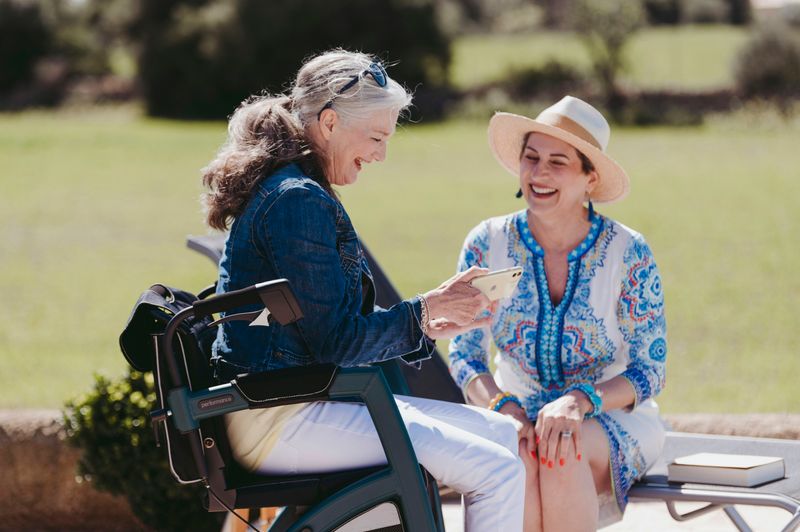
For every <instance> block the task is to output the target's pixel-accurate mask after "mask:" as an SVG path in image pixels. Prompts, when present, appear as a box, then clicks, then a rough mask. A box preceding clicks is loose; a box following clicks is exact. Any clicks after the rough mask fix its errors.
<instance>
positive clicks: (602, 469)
mask: <svg viewBox="0 0 800 532" xmlns="http://www.w3.org/2000/svg"><path fill="white" fill-rule="evenodd" d="M581 438H582V442H583V443H582V448H583V449H582V450H583V453H582V457H581V458H582V459H581V460H576V458H575V449H574V445H573V444H572V443H571V440H570V444H569V445H570V448H569V450H568V453H566V454H567V455H568V458H567V459H566V460H565V461H564V465H563V466H562V465H560V464H558V463H556V464H554V465H553V467H548V466H541V467H540V469H539V488H540V490H539V492H540V494H541V503H542V522H543V525H544V530H547V531H559V532H560V531H564V532H568V531H588V530H597V524H598V515H599V512H598V502H597V494H598V493H603V492H607V491H609V490H610V487H611V480H610V472H609V464H608V453H609V447H608V438H607V437H606V434H605V432H604V431H603V429H602V428H601V427H600V425H599V424H598V423H597V422H596V421H593V420H588V421H585V422H584V423H583V427H582V429H581Z"/></svg>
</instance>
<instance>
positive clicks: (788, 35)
mask: <svg viewBox="0 0 800 532" xmlns="http://www.w3.org/2000/svg"><path fill="white" fill-rule="evenodd" d="M734 74H735V79H736V87H737V90H738V92H739V94H741V95H742V96H743V97H744V98H761V99H765V100H769V101H772V102H774V103H775V104H777V106H778V107H779V108H780V109H781V110H782V111H783V112H785V113H786V112H788V111H789V109H791V103H792V102H793V101H795V100H796V99H797V98H800V36H798V35H797V34H796V33H795V31H793V29H792V28H790V27H788V26H786V25H784V24H773V25H769V26H766V27H762V28H760V29H759V30H758V31H757V32H756V33H755V34H754V35H753V37H752V38H751V39H750V41H748V42H747V44H745V46H744V48H742V50H741V52H739V55H738V56H737V58H736V65H735V71H734Z"/></svg>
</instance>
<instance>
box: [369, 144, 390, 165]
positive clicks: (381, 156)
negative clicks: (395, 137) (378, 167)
mask: <svg viewBox="0 0 800 532" xmlns="http://www.w3.org/2000/svg"><path fill="white" fill-rule="evenodd" d="M386 151H387V146H386V143H385V142H381V143H380V145H379V146H378V149H376V150H375V151H374V152H373V153H372V158H373V159H374V160H376V161H379V162H382V161H385V160H386Z"/></svg>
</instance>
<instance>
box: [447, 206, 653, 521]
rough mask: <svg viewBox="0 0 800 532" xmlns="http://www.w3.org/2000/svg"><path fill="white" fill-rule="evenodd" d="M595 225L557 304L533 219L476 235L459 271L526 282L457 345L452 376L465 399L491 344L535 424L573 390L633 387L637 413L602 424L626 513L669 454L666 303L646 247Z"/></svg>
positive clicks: (617, 227)
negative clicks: (639, 483) (507, 273)
mask: <svg viewBox="0 0 800 532" xmlns="http://www.w3.org/2000/svg"><path fill="white" fill-rule="evenodd" d="M590 221H591V228H590V230H589V233H588V235H587V236H586V238H585V239H584V240H583V241H582V242H581V243H580V244H579V245H578V247H577V248H576V249H574V250H573V251H572V252H570V253H569V255H568V257H567V261H568V274H567V282H566V287H565V292H564V296H563V298H562V299H561V301H560V302H559V303H558V304H557V305H554V304H553V303H552V301H551V297H550V291H549V288H548V285H547V277H546V275H545V268H544V250H543V249H542V248H541V246H539V245H538V243H537V242H536V240H535V239H534V238H533V235H532V234H531V232H530V229H529V227H528V222H527V216H526V211H525V210H523V211H520V212H517V213H513V214H509V215H506V216H501V217H497V218H491V219H489V220H486V221H484V222H482V223H481V224H480V225H478V226H477V227H475V228H474V229H473V230H472V231H471V232H470V233H469V235H468V236H467V238H466V241H465V242H464V247H463V249H462V251H461V256H460V258H459V262H458V269H459V271H463V270H466V269H468V268H469V267H470V266H473V265H476V266H481V267H484V268H489V269H491V270H498V269H501V268H509V267H512V266H522V267H523V275H522V277H521V280H520V282H519V285H518V287H517V289H516V291H515V293H514V295H513V296H512V297H510V298H508V299H503V300H500V301H498V305H497V308H496V309H495V312H494V314H493V315H492V320H491V326H490V327H486V328H482V329H473V330H472V331H470V332H468V333H466V334H463V335H460V336H457V337H456V338H454V339H453V340H452V341H451V343H450V371H451V374H452V376H453V378H454V379H455V380H456V382H457V383H458V384H459V386H461V387H462V390H466V387H467V385H468V384H469V383H470V382H471V381H472V379H474V378H475V377H477V376H478V375H480V374H485V373H489V362H488V357H489V347H490V345H489V344H490V337H491V339H492V340H493V341H494V344H495V345H496V346H497V356H496V357H495V365H496V372H495V380H496V381H497V384H498V385H499V386H500V388H501V389H503V390H505V391H509V392H511V393H513V394H515V395H516V396H518V397H519V398H520V399H521V400H522V403H523V405H524V407H525V409H526V411H527V413H528V416H529V417H530V418H531V419H532V420H535V419H536V416H537V414H538V412H539V409H540V408H541V407H542V406H544V405H545V404H547V403H549V402H550V401H553V400H555V399H557V398H558V397H560V396H561V395H563V393H564V391H565V389H566V388H568V387H569V386H571V385H574V384H578V383H588V384H595V383H601V382H605V381H607V380H609V379H611V378H613V377H616V376H619V375H621V376H623V377H624V378H626V379H627V380H628V381H629V382H630V383H631V386H632V387H633V390H634V391H635V394H636V403H635V408H634V409H633V410H632V411H629V412H627V411H622V410H614V411H610V412H606V413H603V414H601V415H600V416H599V417H598V418H597V421H598V422H599V423H600V425H601V426H602V427H603V429H604V430H605V432H606V434H607V435H608V437H609V444H610V449H611V456H610V457H609V458H610V464H611V469H612V479H613V487H614V496H615V499H616V502H617V505H618V507H619V509H620V510H621V511H622V510H624V507H625V503H626V501H627V498H626V496H627V492H628V489H629V488H630V486H631V485H632V484H633V482H634V481H635V480H636V479H638V478H640V477H641V476H642V475H643V474H644V473H645V472H646V471H647V469H648V468H649V467H650V466H651V465H652V464H653V463H654V462H655V460H656V459H657V458H658V456H659V454H660V453H661V447H662V446H663V439H664V429H663V426H662V424H661V422H660V419H659V417H658V407H657V406H656V404H655V402H654V401H653V400H652V399H651V398H652V397H653V396H655V395H657V394H658V392H659V391H660V390H661V388H662V386H663V385H664V372H665V360H666V353H667V344H666V322H665V320H664V297H663V293H662V287H661V278H660V276H659V273H658V269H657V267H656V263H655V260H654V259H653V255H652V253H651V251H650V248H649V247H648V245H647V243H646V242H645V240H644V238H643V237H642V236H641V235H640V234H639V233H637V232H635V231H633V230H631V229H629V228H627V227H625V226H624V225H622V224H620V223H618V222H615V221H613V220H611V219H609V218H606V217H604V216H601V215H597V214H591V218H590Z"/></svg>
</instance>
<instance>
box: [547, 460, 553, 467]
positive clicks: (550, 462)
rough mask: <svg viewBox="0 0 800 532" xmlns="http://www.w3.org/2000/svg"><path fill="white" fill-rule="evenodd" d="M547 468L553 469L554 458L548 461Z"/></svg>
mask: <svg viewBox="0 0 800 532" xmlns="http://www.w3.org/2000/svg"><path fill="white" fill-rule="evenodd" d="M547 469H553V461H552V460H550V461H548V462H547Z"/></svg>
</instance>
